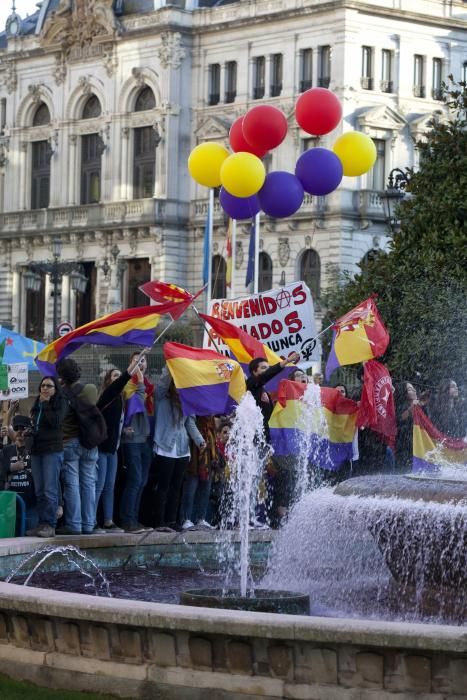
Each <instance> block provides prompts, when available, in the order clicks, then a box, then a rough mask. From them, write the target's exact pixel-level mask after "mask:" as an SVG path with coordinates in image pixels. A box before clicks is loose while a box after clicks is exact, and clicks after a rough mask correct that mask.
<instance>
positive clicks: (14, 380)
mask: <svg viewBox="0 0 467 700" xmlns="http://www.w3.org/2000/svg"><path fill="white" fill-rule="evenodd" d="M28 376H29V375H28V365H27V363H26V362H18V363H15V364H13V365H8V389H7V391H0V401H7V400H8V399H15V400H16V399H27V398H28V396H29V382H28Z"/></svg>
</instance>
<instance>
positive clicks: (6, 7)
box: [0, 0, 38, 31]
mask: <svg viewBox="0 0 467 700" xmlns="http://www.w3.org/2000/svg"><path fill="white" fill-rule="evenodd" d="M37 1H38V0H16V12H17V13H18V14H19V16H20V17H22V18H23V17H26V15H32V14H33V13H34V12H35V11H36V9H37V8H36V3H37ZM11 5H12V2H11V0H0V31H3V30H4V29H5V22H6V19H7V17H8V15H9V14H10V13H11Z"/></svg>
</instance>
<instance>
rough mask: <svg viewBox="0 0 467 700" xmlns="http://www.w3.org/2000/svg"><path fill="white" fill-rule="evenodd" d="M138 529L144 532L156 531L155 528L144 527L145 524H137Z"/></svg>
mask: <svg viewBox="0 0 467 700" xmlns="http://www.w3.org/2000/svg"><path fill="white" fill-rule="evenodd" d="M136 524H137V526H138V527H140V528H141V529H142V530H144V532H152V531H153V530H154V528H153V527H149V525H143V523H136Z"/></svg>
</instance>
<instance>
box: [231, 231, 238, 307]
mask: <svg viewBox="0 0 467 700" xmlns="http://www.w3.org/2000/svg"><path fill="white" fill-rule="evenodd" d="M231 222H232V228H231V229H230V231H231V234H232V235H231V238H230V247H231V255H230V298H231V299H234V298H235V284H234V279H235V256H236V247H237V219H231Z"/></svg>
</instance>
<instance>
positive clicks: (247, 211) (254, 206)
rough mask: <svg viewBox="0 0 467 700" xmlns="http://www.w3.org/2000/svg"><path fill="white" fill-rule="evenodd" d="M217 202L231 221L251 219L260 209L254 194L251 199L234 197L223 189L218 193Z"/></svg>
mask: <svg viewBox="0 0 467 700" xmlns="http://www.w3.org/2000/svg"><path fill="white" fill-rule="evenodd" d="M219 202H220V203H221V207H222V209H223V210H224V211H225V213H226V214H228V215H229V216H230V218H231V219H252V218H253V217H254V216H256V214H257V213H258V212H259V210H260V209H261V206H260V203H259V200H258V196H257V195H256V194H254V195H253V196H252V197H234V195H233V194H230V192H227V190H225V189H224V188H223V187H221V190H220V192H219Z"/></svg>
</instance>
